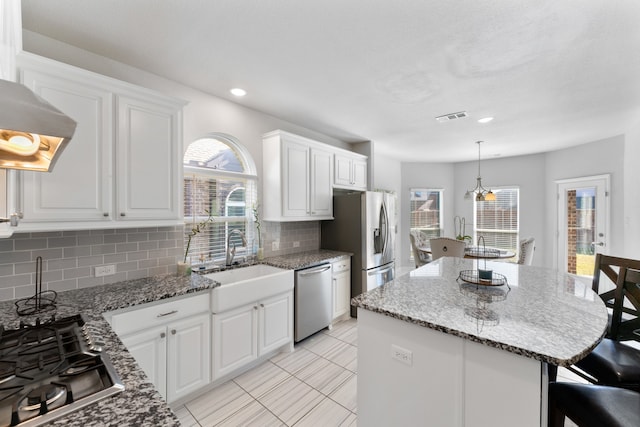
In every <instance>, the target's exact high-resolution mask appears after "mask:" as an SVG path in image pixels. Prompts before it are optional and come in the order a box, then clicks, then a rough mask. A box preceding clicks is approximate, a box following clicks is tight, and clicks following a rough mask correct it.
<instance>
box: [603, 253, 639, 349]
mask: <svg viewBox="0 0 640 427" xmlns="http://www.w3.org/2000/svg"><path fill="white" fill-rule="evenodd" d="M601 274H604V275H606V276H607V277H608V278H609V280H611V282H613V283H614V284H615V288H613V289H611V290H607V291H604V292H599V290H600V277H601ZM592 289H593V291H594V292H596V293H598V295H600V298H602V300H603V301H604V303H605V305H606V306H607V308H608V309H610V310H611V320H610V325H609V330H608V333H607V337H608V338H611V339H613V340H617V341H628V340H637V341H640V260H633V259H627V258H619V257H613V256H609V255H603V254H597V255H596V264H595V270H594V273H593V284H592Z"/></svg>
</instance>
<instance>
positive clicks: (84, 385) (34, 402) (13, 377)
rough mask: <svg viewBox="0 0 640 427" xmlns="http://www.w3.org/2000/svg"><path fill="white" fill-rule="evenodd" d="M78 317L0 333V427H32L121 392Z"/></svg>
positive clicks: (102, 355)
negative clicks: (15, 426)
mask: <svg viewBox="0 0 640 427" xmlns="http://www.w3.org/2000/svg"><path fill="white" fill-rule="evenodd" d="M87 329H88V325H87V324H86V322H85V321H84V318H83V317H82V316H81V315H77V316H71V317H67V318H63V319H56V318H55V317H54V316H52V317H51V318H50V319H49V320H46V321H44V322H42V323H41V322H40V320H39V319H38V320H36V323H35V325H27V324H24V323H23V322H21V324H20V327H18V328H16V329H12V330H5V329H4V328H2V327H0V427H4V426H14V425H18V426H23V425H24V426H34V425H40V424H42V423H44V422H47V421H50V420H52V419H54V418H57V417H59V416H61V415H65V414H67V413H69V412H71V411H73V410H75V409H77V408H80V407H82V406H85V405H87V404H89V403H92V402H95V401H97V400H99V399H101V398H104V397H108V396H111V395H113V394H115V393H118V392H120V391H122V390H124V387H123V386H122V384H121V382H120V379H119V378H118V375H117V374H116V373H115V371H114V370H113V367H112V366H111V364H110V361H109V358H108V357H107V355H106V354H104V353H101V352H100V351H95V350H94V347H93V346H92V343H93V342H94V341H93V338H92V337H91V336H90V335H91V334H90V333H89V331H88V330H87Z"/></svg>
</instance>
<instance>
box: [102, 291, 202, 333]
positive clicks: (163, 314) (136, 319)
mask: <svg viewBox="0 0 640 427" xmlns="http://www.w3.org/2000/svg"><path fill="white" fill-rule="evenodd" d="M209 299H210V295H209V292H201V293H200V295H196V296H189V297H186V298H175V299H169V300H167V301H166V302H162V303H158V304H143V305H141V306H140V307H139V308H135V307H134V308H129V309H127V311H125V312H121V313H115V314H113V316H112V317H111V327H112V328H113V330H114V331H115V332H116V334H118V335H123V334H128V333H131V332H135V331H140V330H142V329H146V328H149V327H152V326H156V325H161V324H164V323H166V322H173V321H174V320H178V319H183V318H185V317H188V316H192V315H194V314H198V313H202V312H205V311H209Z"/></svg>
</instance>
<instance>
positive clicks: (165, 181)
mask: <svg viewBox="0 0 640 427" xmlns="http://www.w3.org/2000/svg"><path fill="white" fill-rule="evenodd" d="M117 109H118V122H119V126H118V139H117V141H118V145H117V150H116V151H117V159H116V160H117V162H116V166H117V167H116V170H117V174H116V183H117V197H118V205H117V209H116V213H117V215H118V219H127V220H130V219H142V220H144V219H178V218H179V217H180V209H179V207H180V206H181V203H180V200H179V198H178V195H179V191H178V188H179V187H180V185H181V183H180V182H179V177H180V176H181V175H182V174H181V173H180V170H179V168H182V144H179V143H177V141H180V138H181V132H182V131H181V126H180V122H181V120H182V119H181V109H182V108H181V106H180V107H178V106H177V105H175V103H173V102H170V101H169V102H167V101H165V100H161V99H158V98H152V97H142V96H139V95H138V96H125V95H119V96H118V102H117ZM179 184H180V185H179Z"/></svg>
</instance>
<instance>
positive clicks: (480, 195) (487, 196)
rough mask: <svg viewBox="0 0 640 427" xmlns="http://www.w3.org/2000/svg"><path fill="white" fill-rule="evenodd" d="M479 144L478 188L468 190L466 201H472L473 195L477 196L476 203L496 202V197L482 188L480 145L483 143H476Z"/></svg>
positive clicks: (465, 195)
mask: <svg viewBox="0 0 640 427" xmlns="http://www.w3.org/2000/svg"><path fill="white" fill-rule="evenodd" d="M476 144H478V177H477V178H476V186H475V188H474V189H473V190H467V192H466V193H465V194H464V198H465V200H470V199H471V195H472V194H475V198H476V202H493V201H495V200H496V195H495V194H494V193H493V192H492V191H491V190H487V189H486V188H484V187H483V186H482V177H481V176H480V144H482V141H476Z"/></svg>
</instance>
